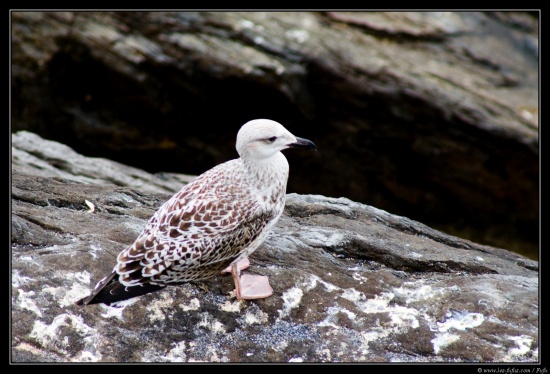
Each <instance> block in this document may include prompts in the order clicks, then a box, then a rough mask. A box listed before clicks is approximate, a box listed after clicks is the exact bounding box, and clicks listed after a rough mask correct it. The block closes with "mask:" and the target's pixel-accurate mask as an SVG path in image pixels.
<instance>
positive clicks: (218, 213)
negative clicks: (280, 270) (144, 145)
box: [115, 188, 275, 286]
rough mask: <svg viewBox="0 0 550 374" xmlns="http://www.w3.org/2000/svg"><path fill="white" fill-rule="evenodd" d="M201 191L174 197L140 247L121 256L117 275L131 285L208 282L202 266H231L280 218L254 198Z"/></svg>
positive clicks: (142, 236)
mask: <svg viewBox="0 0 550 374" xmlns="http://www.w3.org/2000/svg"><path fill="white" fill-rule="evenodd" d="M199 192H202V193H197V191H196V190H193V189H192V188H187V189H185V188H184V189H183V190H181V191H180V192H179V193H178V194H176V195H174V196H173V197H172V198H171V199H170V200H168V201H167V202H166V203H165V204H164V205H163V206H162V207H161V208H160V209H159V210H158V211H157V212H156V213H155V215H154V216H153V217H152V218H151V220H150V221H149V223H148V224H147V226H146V228H145V229H144V230H143V232H142V233H141V234H140V236H139V237H138V238H137V239H136V241H135V242H134V244H133V245H132V246H131V247H130V248H128V249H126V250H125V251H123V252H121V253H120V254H119V256H118V259H117V260H118V263H117V266H116V267H115V271H116V272H117V273H118V274H120V275H121V277H120V281H121V283H123V284H124V285H127V286H131V285H137V284H142V283H147V282H151V281H153V282H154V281H160V282H167V283H177V282H184V281H188V280H193V279H201V278H206V277H205V276H202V275H204V271H203V273H201V270H200V269H199V268H203V269H204V268H205V267H206V266H208V265H210V264H213V263H220V264H221V265H220V266H222V265H223V264H224V263H225V265H224V266H227V265H228V264H229V263H230V262H231V261H232V260H234V259H235V258H236V257H237V256H238V255H239V254H240V253H241V251H242V250H243V249H245V248H246V247H247V246H248V245H249V244H250V243H251V242H253V241H254V240H255V239H256V238H257V237H258V236H259V235H260V234H261V232H262V230H263V229H264V228H265V226H266V224H267V222H268V221H270V220H271V219H272V218H273V217H274V215H275V213H274V212H265V211H262V209H261V208H260V206H259V204H258V201H257V200H256V199H255V198H253V197H251V196H248V195H236V194H235V193H232V192H231V191H223V190H222V191H213V192H211V193H204V191H199ZM236 201H238V202H239V203H238V204H236V203H235V202H236ZM220 270H221V269H220ZM214 271H217V270H214ZM212 275H213V274H212Z"/></svg>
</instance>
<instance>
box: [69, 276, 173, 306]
mask: <svg viewBox="0 0 550 374" xmlns="http://www.w3.org/2000/svg"><path fill="white" fill-rule="evenodd" d="M116 276H117V273H116V272H114V271H113V272H112V273H111V274H110V275H109V276H107V277H105V278H103V279H102V280H100V281H99V282H98V283H97V285H96V286H95V288H94V290H93V291H92V293H91V294H90V295H89V296H87V297H84V298H82V299H80V300H78V301H77V302H76V305H89V304H100V303H103V304H106V305H111V303H115V302H117V301H122V300H127V299H131V298H133V297H137V296H141V295H145V294H147V293H150V292H154V291H158V290H160V289H162V288H164V286H159V285H156V284H150V283H145V284H141V285H137V286H132V287H128V286H124V285H123V284H121V283H120V282H119V281H118V279H117V278H118V277H116Z"/></svg>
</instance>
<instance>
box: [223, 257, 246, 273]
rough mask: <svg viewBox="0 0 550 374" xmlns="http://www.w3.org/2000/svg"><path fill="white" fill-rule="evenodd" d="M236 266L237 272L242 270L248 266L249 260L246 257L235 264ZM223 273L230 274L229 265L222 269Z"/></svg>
mask: <svg viewBox="0 0 550 374" xmlns="http://www.w3.org/2000/svg"><path fill="white" fill-rule="evenodd" d="M237 266H238V268H239V271H241V270H244V269H246V268H247V267H249V266H250V260H249V259H248V257H245V258H243V259H242V260H239V262H237ZM223 273H231V265H229V266H228V267H226V268H225V269H223V270H222V274H223Z"/></svg>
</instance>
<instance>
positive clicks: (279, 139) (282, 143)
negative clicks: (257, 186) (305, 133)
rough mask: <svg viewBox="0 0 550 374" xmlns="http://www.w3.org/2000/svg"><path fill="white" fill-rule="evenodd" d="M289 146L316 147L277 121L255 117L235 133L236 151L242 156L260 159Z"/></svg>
mask: <svg viewBox="0 0 550 374" xmlns="http://www.w3.org/2000/svg"><path fill="white" fill-rule="evenodd" d="M290 147H299V148H308V149H316V147H315V144H314V143H313V142H311V141H309V140H307V139H302V138H298V137H296V136H294V135H292V134H291V133H290V132H289V131H288V130H287V129H285V128H284V127H283V125H281V124H280V123H278V122H275V121H272V120H269V119H255V120H252V121H249V122H247V123H245V124H244V125H243V126H242V127H241V129H240V130H239V132H238V134H237V146H236V148H237V152H238V153H239V156H241V157H242V158H249V159H256V160H262V159H266V158H269V157H271V156H273V155H275V154H277V152H280V151H282V150H283V149H287V148H290Z"/></svg>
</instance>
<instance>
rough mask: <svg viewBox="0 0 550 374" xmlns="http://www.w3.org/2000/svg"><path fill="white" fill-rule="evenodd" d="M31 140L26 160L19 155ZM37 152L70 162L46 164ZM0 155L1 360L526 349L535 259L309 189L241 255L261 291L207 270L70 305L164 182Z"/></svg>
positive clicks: (517, 354) (531, 340)
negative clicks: (144, 290)
mask: <svg viewBox="0 0 550 374" xmlns="http://www.w3.org/2000/svg"><path fill="white" fill-rule="evenodd" d="M22 139H27V140H29V139H30V140H32V144H33V146H32V147H30V146H29V142H28V141H27V142H22V141H21V140H22ZM31 148H33V149H42V152H34V154H33V155H34V157H36V159H31V158H26V157H27V156H22V155H24V154H27V152H29V150H30V149H31ZM46 149H64V150H65V154H67V155H68V156H70V157H67V158H66V160H65V162H64V163H63V164H62V168H59V170H56V169H58V167H59V164H58V162H57V161H56V160H55V157H50V156H47V155H51V154H52V153H50V152H49V151H46ZM12 155H13V169H12V206H11V209H12V222H11V242H12V248H11V250H12V263H11V268H12V273H11V301H12V314H11V326H12V329H11V344H12V346H11V360H12V362H17V363H20V362H96V361H98V362H181V361H184V362H196V361H206V362H373V361H376V362H402V361H406V362H409V361H411V362H537V361H538V360H539V350H538V349H539V331H538V329H539V285H538V262H536V261H532V260H529V259H527V258H525V257H522V256H520V255H517V254H514V253H512V252H509V251H507V250H504V249H499V248H494V247H489V246H484V245H479V244H476V243H473V242H470V241H467V240H463V239H460V238H457V237H453V236H450V235H447V234H443V233H442V232H439V231H437V230H434V229H431V228H429V227H427V226H425V225H423V224H420V223H418V222H416V221H413V220H410V219H407V218H405V217H401V216H396V215H392V214H390V213H388V212H386V211H383V210H379V209H376V208H373V207H370V206H367V205H364V204H360V203H356V202H353V201H351V200H349V199H345V198H329V197H324V196H320V195H298V194H289V195H288V198H287V205H286V209H285V213H284V214H283V216H282V218H281V219H280V221H279V222H278V224H277V225H276V227H275V229H274V231H273V232H272V234H271V235H270V236H269V238H268V240H267V241H266V242H265V243H264V245H263V246H262V247H260V248H259V249H258V250H257V251H256V252H255V253H254V254H253V255H252V257H251V262H252V265H251V267H250V268H249V269H247V270H246V271H247V272H251V273H258V274H263V275H267V276H269V278H270V282H271V284H272V286H273V288H274V294H273V296H271V297H269V298H267V299H263V300H256V301H237V300H236V299H235V297H234V296H233V295H232V294H231V292H232V289H233V282H232V280H231V278H230V276H227V275H221V274H220V275H219V276H217V277H215V278H213V279H211V280H209V281H206V282H201V283H196V284H192V283H190V284H186V285H183V286H178V287H168V288H166V289H164V290H162V291H159V292H155V293H152V294H148V295H145V296H143V297H140V298H137V299H135V301H133V302H132V303H130V304H129V305H127V306H125V307H124V308H109V307H105V306H103V305H93V306H87V307H77V306H76V305H74V302H75V301H76V300H78V299H79V298H81V297H83V296H85V295H87V294H88V292H89V291H90V290H91V289H92V288H93V287H94V285H95V284H96V282H97V281H98V280H99V279H101V278H102V277H103V276H105V275H106V274H107V273H108V272H110V270H111V269H112V267H113V266H114V261H115V257H116V255H117V254H118V252H119V251H120V250H121V249H123V248H124V247H125V246H127V245H129V244H131V243H132V242H133V240H134V239H135V238H136V237H137V235H138V233H139V232H140V230H141V229H142V228H143V227H144V226H145V223H146V221H147V220H148V218H149V217H150V216H151V215H152V214H153V212H154V211H155V209H156V208H157V207H158V206H159V205H160V204H162V202H163V201H164V200H166V199H167V198H168V197H169V196H170V193H171V192H173V191H171V192H170V193H167V192H164V191H162V192H160V193H159V192H157V189H158V188H159V185H158V181H157V179H156V178H155V177H154V176H152V175H151V176H149V177H147V173H145V172H143V171H140V172H136V170H134V169H133V168H129V167H127V166H124V165H121V164H118V163H110V162H109V161H108V160H101V162H98V160H96V159H94V158H88V157H84V156H80V155H75V154H74V153H73V151H72V150H70V149H67V148H65V147H64V146H61V145H55V144H53V143H51V142H48V141H44V140H42V139H41V138H40V137H38V136H36V135H32V134H29V133H19V134H16V135H15V136H14V141H13V147H12ZM28 160H30V161H32V162H27V161H28ZM73 160H74V164H73ZM95 167H97V173H96V172H95V169H94V168H95ZM74 170H87V171H88V174H87V175H86V178H87V179H86V180H84V181H83V180H82V179H81V178H83V177H81V176H78V175H72V173H71V171H74ZM105 170H109V172H105ZM127 173H128V174H127ZM112 175H117V179H116V180H117V184H118V185H114V184H112V182H113V179H112V177H111V176H112ZM135 175H139V176H140V178H139V180H140V183H143V184H140V185H139V186H133V183H134V181H135ZM88 178H89V179H88ZM102 178H105V179H104V180H103V181H101V179H102ZM90 179H91V180H90ZM147 180H150V181H151V185H147V184H146V183H145V181H147ZM125 183H128V185H126V184H125ZM173 186H174V185H173V184H169V185H165V186H163V187H162V188H161V189H165V188H166V189H170V188H172V187H173ZM152 191H153V192H152ZM87 202H89V203H87ZM90 203H91V204H90Z"/></svg>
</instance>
